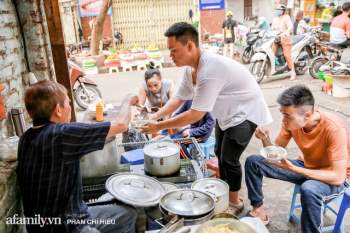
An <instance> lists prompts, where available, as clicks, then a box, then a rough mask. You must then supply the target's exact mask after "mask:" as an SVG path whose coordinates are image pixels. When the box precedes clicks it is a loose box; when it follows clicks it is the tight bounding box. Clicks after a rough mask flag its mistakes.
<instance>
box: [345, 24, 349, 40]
mask: <svg viewBox="0 0 350 233" xmlns="http://www.w3.org/2000/svg"><path fill="white" fill-rule="evenodd" d="M345 33H346V37H347V38H348V39H350V23H347V24H346V25H345Z"/></svg>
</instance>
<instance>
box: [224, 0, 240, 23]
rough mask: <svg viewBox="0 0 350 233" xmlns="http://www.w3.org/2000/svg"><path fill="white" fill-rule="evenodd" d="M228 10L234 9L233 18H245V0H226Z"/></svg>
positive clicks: (238, 19)
mask: <svg viewBox="0 0 350 233" xmlns="http://www.w3.org/2000/svg"><path fill="white" fill-rule="evenodd" d="M225 4H226V5H225V7H226V12H227V11H232V13H233V18H234V19H235V20H237V21H243V19H244V0H226V2H225Z"/></svg>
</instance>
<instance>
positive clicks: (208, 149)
mask: <svg viewBox="0 0 350 233" xmlns="http://www.w3.org/2000/svg"><path fill="white" fill-rule="evenodd" d="M198 144H199V146H200V148H201V150H202V151H203V154H204V155H205V158H206V159H209V158H210V155H211V154H214V147H215V138H214V137H209V138H208V140H207V141H206V142H202V143H198Z"/></svg>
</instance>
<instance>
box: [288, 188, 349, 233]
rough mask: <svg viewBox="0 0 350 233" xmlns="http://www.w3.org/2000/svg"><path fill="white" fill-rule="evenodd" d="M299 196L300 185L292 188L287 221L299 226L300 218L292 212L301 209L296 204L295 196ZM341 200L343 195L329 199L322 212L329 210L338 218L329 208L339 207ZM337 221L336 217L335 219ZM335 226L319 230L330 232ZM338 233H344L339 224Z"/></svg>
mask: <svg viewBox="0 0 350 233" xmlns="http://www.w3.org/2000/svg"><path fill="white" fill-rule="evenodd" d="M346 189H347V188H346ZM298 194H300V185H295V187H294V192H293V197H292V203H291V205H290V209H289V215H288V219H289V221H293V222H295V223H297V224H300V217H298V216H296V215H295V213H294V211H295V210H296V209H298V208H301V204H300V203H298V202H297V200H296V199H297V195H298ZM342 198H343V195H339V196H338V197H336V198H334V199H331V200H329V201H327V202H325V203H324V212H323V213H326V211H327V209H328V210H330V211H331V212H332V213H333V214H335V215H336V216H338V212H337V211H336V210H334V209H333V207H332V206H330V204H331V203H338V204H339V205H340V202H341V200H342ZM337 219H338V217H337ZM335 226H336V225H331V226H326V227H322V228H321V232H330V231H332V230H333V229H335ZM339 227H340V233H345V231H344V224H340V225H339Z"/></svg>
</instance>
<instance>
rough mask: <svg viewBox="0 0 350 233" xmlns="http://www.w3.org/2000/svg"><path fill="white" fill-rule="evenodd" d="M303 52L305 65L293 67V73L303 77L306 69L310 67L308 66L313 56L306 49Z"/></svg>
mask: <svg viewBox="0 0 350 233" xmlns="http://www.w3.org/2000/svg"><path fill="white" fill-rule="evenodd" d="M303 51H305V52H306V54H307V58H306V61H305V62H306V65H305V66H303V67H295V73H296V74H297V75H304V74H305V73H306V71H307V67H310V64H311V59H312V58H313V54H312V52H311V51H310V52H308V51H307V50H306V49H304V50H303Z"/></svg>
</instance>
